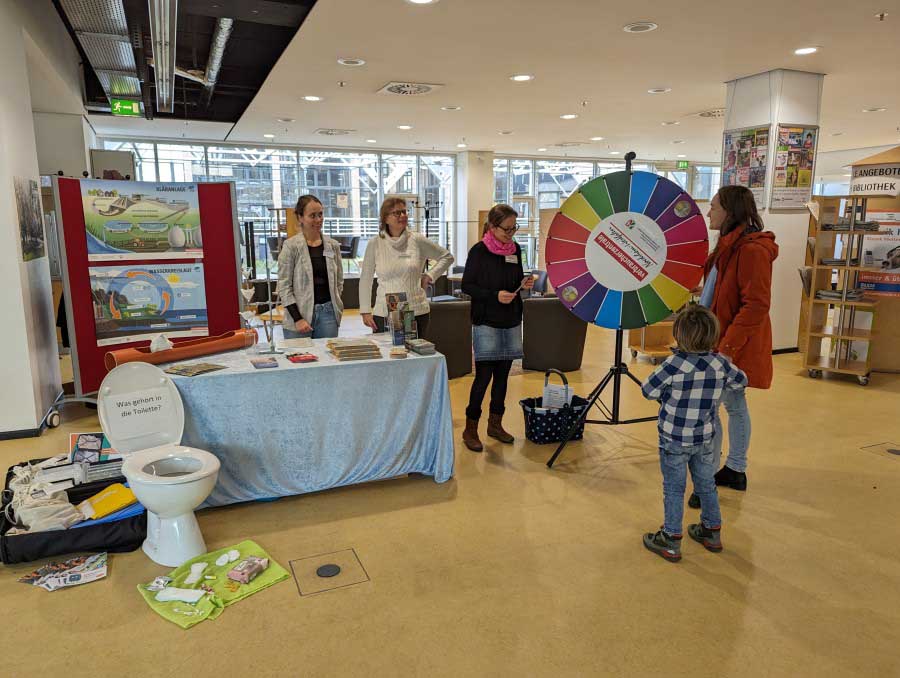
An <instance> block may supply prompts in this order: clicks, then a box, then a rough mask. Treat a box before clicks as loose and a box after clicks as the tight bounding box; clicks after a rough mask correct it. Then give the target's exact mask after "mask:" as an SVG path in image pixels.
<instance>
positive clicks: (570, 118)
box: [559, 113, 578, 120]
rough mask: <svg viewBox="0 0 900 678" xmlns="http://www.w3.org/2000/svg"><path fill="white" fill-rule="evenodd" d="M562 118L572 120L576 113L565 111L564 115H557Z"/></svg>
mask: <svg viewBox="0 0 900 678" xmlns="http://www.w3.org/2000/svg"><path fill="white" fill-rule="evenodd" d="M559 117H560V118H562V119H563V120H574V119H575V118H577V117H578V114H577V113H565V114H564V115H561V116H559Z"/></svg>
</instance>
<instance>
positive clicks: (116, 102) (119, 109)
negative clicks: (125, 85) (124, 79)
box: [109, 99, 141, 117]
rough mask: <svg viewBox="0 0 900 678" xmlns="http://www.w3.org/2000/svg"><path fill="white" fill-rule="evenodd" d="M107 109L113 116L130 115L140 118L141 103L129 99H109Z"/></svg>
mask: <svg viewBox="0 0 900 678" xmlns="http://www.w3.org/2000/svg"><path fill="white" fill-rule="evenodd" d="M109 109H110V111H112V114H113V115H130V116H137V117H140V115H141V102H140V101H131V100H130V99H110V100H109Z"/></svg>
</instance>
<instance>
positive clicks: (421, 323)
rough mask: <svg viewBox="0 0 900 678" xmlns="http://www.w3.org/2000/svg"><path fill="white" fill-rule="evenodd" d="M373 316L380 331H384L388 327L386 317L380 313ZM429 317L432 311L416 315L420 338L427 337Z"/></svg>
mask: <svg viewBox="0 0 900 678" xmlns="http://www.w3.org/2000/svg"><path fill="white" fill-rule="evenodd" d="M372 318H373V319H374V320H375V325H377V327H378V331H379V332H384V331H385V330H386V329H387V319H386V318H383V317H382V316H380V315H373V316H372ZM429 318H431V314H430V313H423V314H422V315H417V316H416V328H417V331H418V333H419V339H424V338H425V331H426V330H427V329H428V320H429Z"/></svg>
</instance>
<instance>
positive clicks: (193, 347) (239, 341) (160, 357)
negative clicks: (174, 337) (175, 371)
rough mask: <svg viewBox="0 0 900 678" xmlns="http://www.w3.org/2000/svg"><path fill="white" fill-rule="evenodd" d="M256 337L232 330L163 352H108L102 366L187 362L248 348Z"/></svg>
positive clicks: (140, 349)
mask: <svg viewBox="0 0 900 678" xmlns="http://www.w3.org/2000/svg"><path fill="white" fill-rule="evenodd" d="M257 339H258V335H257V334H256V331H255V330H247V329H243V330H234V331H233V332H226V333H225V334H220V335H219V336H218V337H204V338H203V339H191V340H190V341H183V342H180V343H178V344H175V346H174V347H173V348H169V349H166V350H165V351H157V352H156V353H151V352H150V347H146V348H120V349H119V350H118V351H108V352H107V353H106V355H105V356H103V364H104V365H106V369H107V370H111V369H113V368H114V367H116V366H117V365H121V364H122V363H131V362H135V361H140V362H144V363H151V364H153V365H158V364H160V363H168V362H172V361H175V360H187V359H189V358H197V357H199V356H201V355H209V354H211V353H224V352H225V351H234V350H237V349H240V348H249V347H251V346H253V345H254V344H256V341H257Z"/></svg>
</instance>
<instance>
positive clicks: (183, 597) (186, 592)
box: [156, 586, 206, 605]
mask: <svg viewBox="0 0 900 678" xmlns="http://www.w3.org/2000/svg"><path fill="white" fill-rule="evenodd" d="M205 594H206V591H204V590H202V589H199V590H194V589H176V588H175V587H173V586H169V587H168V588H164V589H163V590H162V591H160V592H159V593H157V594H156V600H158V601H159V602H160V603H169V602H172V601H173V600H177V601H179V602H182V603H190V604H191V605H193V604H194V603H196V602H197V601H198V600H200V599H201V598H202V597H203V596H204V595H205Z"/></svg>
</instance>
